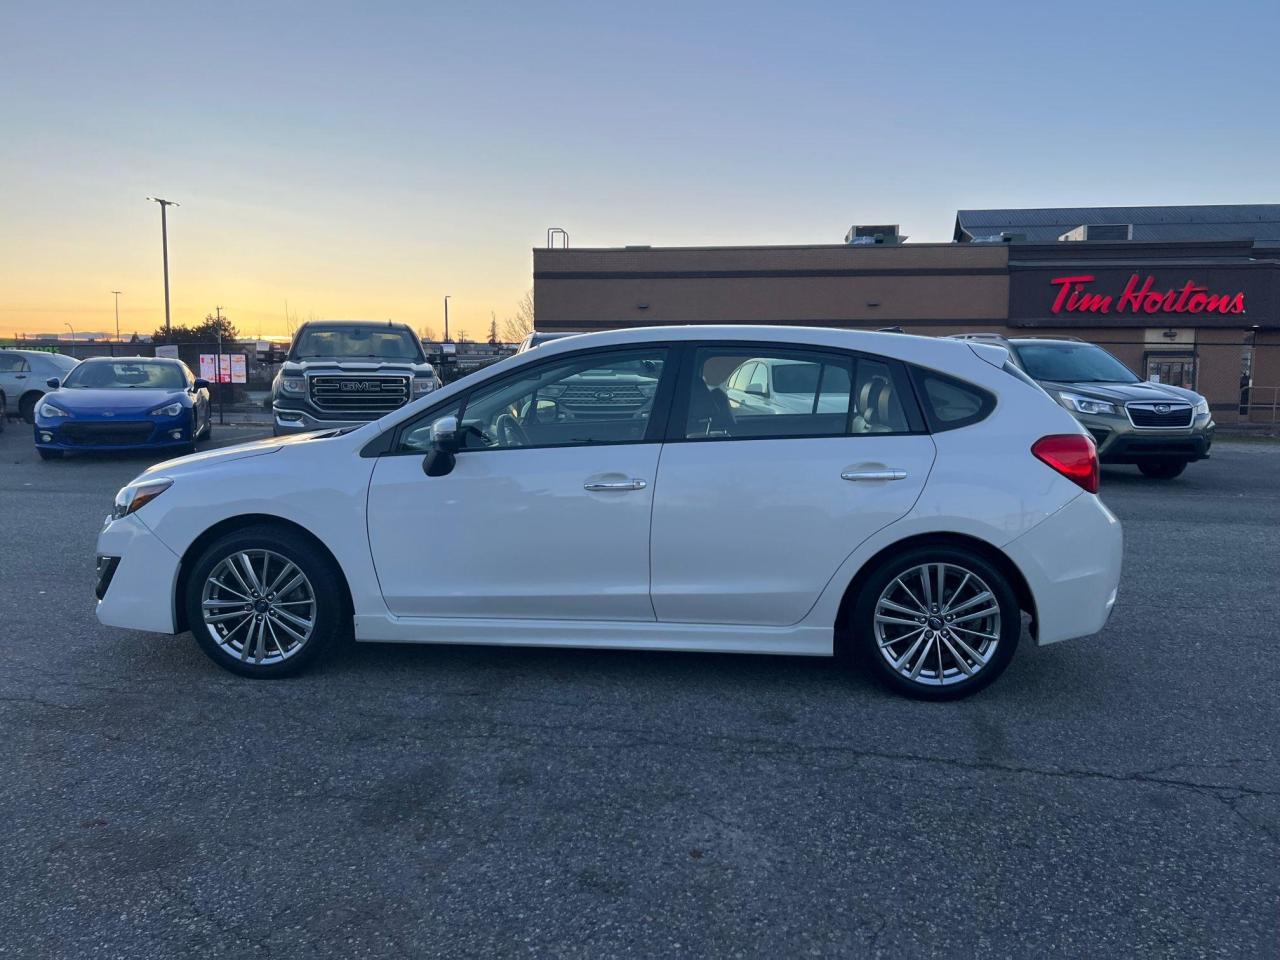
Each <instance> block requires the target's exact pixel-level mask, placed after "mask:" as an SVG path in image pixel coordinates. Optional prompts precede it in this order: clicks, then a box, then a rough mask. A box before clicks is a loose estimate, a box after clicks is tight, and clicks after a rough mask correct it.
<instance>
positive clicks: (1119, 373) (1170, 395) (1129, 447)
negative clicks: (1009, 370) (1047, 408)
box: [959, 334, 1215, 480]
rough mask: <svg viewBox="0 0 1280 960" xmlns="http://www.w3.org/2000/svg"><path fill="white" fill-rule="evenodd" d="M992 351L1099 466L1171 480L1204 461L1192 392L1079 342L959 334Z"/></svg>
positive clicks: (1201, 416) (1197, 402)
mask: <svg viewBox="0 0 1280 960" xmlns="http://www.w3.org/2000/svg"><path fill="white" fill-rule="evenodd" d="M959 338H960V339H966V340H983V341H987V342H991V343H997V344H999V345H1001V346H1004V347H1005V348H1006V349H1007V350H1008V351H1009V356H1010V358H1011V359H1012V360H1013V362H1014V363H1016V364H1017V365H1018V367H1019V368H1020V369H1021V370H1023V371H1024V372H1025V373H1026V374H1027V376H1029V377H1031V378H1032V379H1033V380H1035V381H1036V382H1037V383H1039V384H1040V386H1042V387H1043V388H1044V389H1045V390H1046V391H1047V392H1048V393H1049V395H1050V396H1052V397H1053V398H1054V399H1055V400H1057V401H1058V402H1059V403H1061V404H1062V405H1063V406H1064V407H1066V408H1067V409H1068V410H1069V411H1071V413H1072V415H1073V416H1074V417H1075V418H1076V419H1077V420H1079V421H1080V422H1081V423H1082V424H1084V426H1085V427H1086V428H1087V429H1088V431H1089V433H1090V434H1091V435H1092V436H1093V439H1094V441H1095V442H1096V443H1097V445H1098V457H1099V459H1100V460H1101V461H1102V462H1103V463H1128V464H1135V465H1136V466H1137V467H1138V469H1139V470H1141V471H1142V473H1143V474H1144V475H1145V476H1148V477H1152V478H1153V479H1157V480H1171V479H1173V478H1174V477H1176V476H1178V475H1179V474H1181V473H1182V471H1184V470H1185V469H1186V468H1187V464H1188V463H1191V462H1192V461H1195V460H1203V459H1205V458H1206V457H1208V456H1209V448H1210V447H1212V446H1213V433H1214V427H1215V424H1214V422H1213V416H1212V414H1211V413H1210V412H1209V401H1208V400H1206V399H1205V398H1204V397H1202V396H1201V395H1200V394H1198V393H1196V392H1195V391H1193V390H1187V389H1184V388H1183V387H1175V386H1173V385H1172V384H1167V383H1151V382H1149V381H1145V380H1143V379H1142V378H1141V377H1139V376H1138V375H1137V374H1136V373H1134V372H1133V371H1132V370H1130V369H1129V368H1128V367H1126V366H1125V365H1124V364H1123V363H1121V362H1120V361H1119V360H1117V359H1116V358H1115V357H1113V356H1112V355H1111V354H1110V353H1108V352H1107V351H1106V350H1104V349H1103V348H1102V347H1099V346H1097V345H1096V344H1092V343H1086V342H1085V341H1083V340H1061V339H1046V338H1041V337H1019V338H1017V339H1013V340H1006V339H1005V338H1003V337H1000V336H996V335H993V334H960V335H959Z"/></svg>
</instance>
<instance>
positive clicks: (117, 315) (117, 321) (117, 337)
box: [111, 290, 124, 343]
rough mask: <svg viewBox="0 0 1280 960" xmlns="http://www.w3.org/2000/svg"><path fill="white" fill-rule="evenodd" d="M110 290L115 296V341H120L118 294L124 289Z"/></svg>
mask: <svg viewBox="0 0 1280 960" xmlns="http://www.w3.org/2000/svg"><path fill="white" fill-rule="evenodd" d="M111 292H112V294H114V295H115V298H116V343H119V342H120V294H122V293H124V291H123V290H112V291H111Z"/></svg>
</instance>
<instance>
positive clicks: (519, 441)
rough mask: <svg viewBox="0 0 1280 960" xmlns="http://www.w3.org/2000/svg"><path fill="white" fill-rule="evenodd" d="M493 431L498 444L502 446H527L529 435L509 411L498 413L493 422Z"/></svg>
mask: <svg viewBox="0 0 1280 960" xmlns="http://www.w3.org/2000/svg"><path fill="white" fill-rule="evenodd" d="M493 432H494V433H496V434H497V435H498V444H499V445H500V446H503V447H527V446H528V445H529V435H528V434H527V433H525V432H524V427H522V426H520V421H519V420H517V419H516V418H515V417H513V416H512V415H511V414H509V413H504V414H501V415H499V417H498V419H497V420H495V421H494V423H493Z"/></svg>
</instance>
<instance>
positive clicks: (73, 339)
mask: <svg viewBox="0 0 1280 960" xmlns="http://www.w3.org/2000/svg"><path fill="white" fill-rule="evenodd" d="M62 325H63V326H64V327H66V328H67V329H68V330H70V331H71V355H72V356H73V357H74V356H75V355H76V328H75V327H73V326H71V324H69V323H67V322H66V321H65V320H64V321H63V322H62Z"/></svg>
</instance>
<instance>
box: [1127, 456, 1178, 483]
mask: <svg viewBox="0 0 1280 960" xmlns="http://www.w3.org/2000/svg"><path fill="white" fill-rule="evenodd" d="M1138 469H1139V470H1141V471H1142V475H1143V476H1144V477H1150V478H1151V479H1152V480H1172V479H1173V478H1174V477H1176V476H1178V475H1179V474H1181V473H1182V471H1183V470H1185V469H1187V461H1186V460H1168V459H1164V458H1158V459H1153V460H1143V461H1141V462H1140V463H1139V464H1138Z"/></svg>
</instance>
